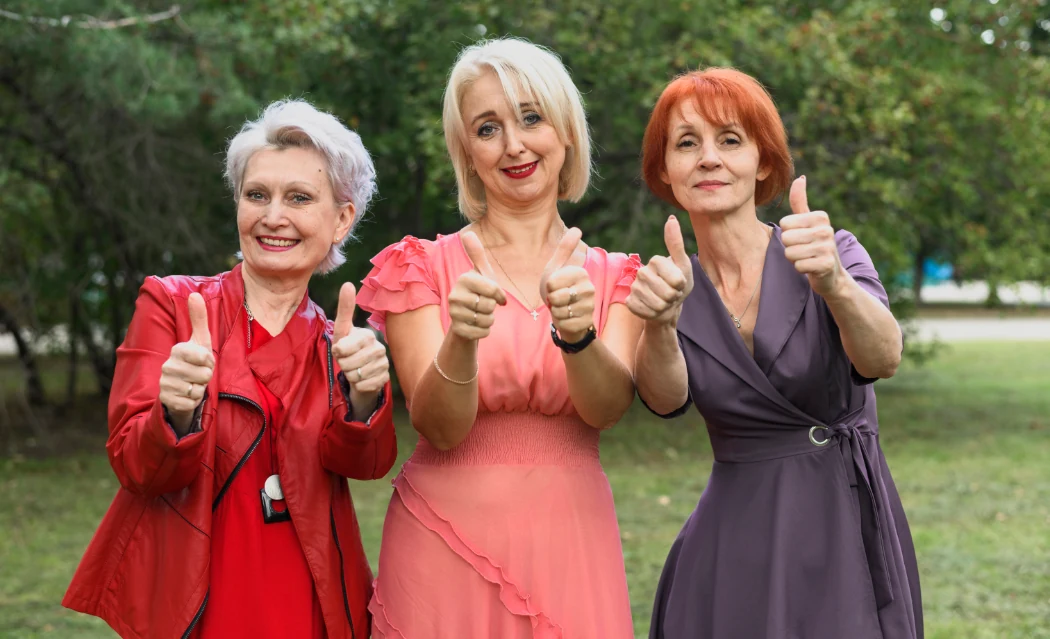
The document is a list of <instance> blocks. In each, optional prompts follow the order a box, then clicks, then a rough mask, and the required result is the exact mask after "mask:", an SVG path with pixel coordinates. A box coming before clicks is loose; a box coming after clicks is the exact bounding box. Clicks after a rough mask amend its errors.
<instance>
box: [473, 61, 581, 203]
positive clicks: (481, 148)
mask: <svg viewBox="0 0 1050 639" xmlns="http://www.w3.org/2000/svg"><path fill="white" fill-rule="evenodd" d="M519 95H520V96H521V100H522V102H521V104H520V105H519V107H520V110H521V119H520V120H519V119H518V115H517V113H515V111H514V108H513V106H512V105H511V103H510V102H509V101H508V99H507V96H506V94H505V93H504V91H503V85H502V84H501V83H500V81H499V78H498V77H497V76H496V74H495V73H494V72H488V73H484V74H482V75H481V77H479V78H478V79H477V80H475V81H474V82H472V83H471V84H470V85H469V86H468V87H467V89H466V91H465V92H464V95H463V99H462V102H461V111H462V113H461V115H462V117H463V123H464V125H465V127H466V131H467V143H466V150H467V154H468V156H469V157H470V162H471V164H472V165H473V167H474V170H475V171H476V172H477V175H478V178H479V179H480V180H481V182H482V184H484V185H485V199H486V201H487V202H489V203H490V204H492V203H499V204H501V205H502V206H504V207H505V208H509V209H512V210H513V209H516V208H524V207H527V206H530V205H532V204H534V203H536V202H537V201H539V200H543V199H550V200H551V201H552V202H553V201H556V200H557V197H558V178H559V175H560V174H561V170H562V167H563V166H564V164H565V143H564V142H562V140H561V139H560V138H559V136H558V132H557V131H556V130H555V129H554V127H553V126H552V125H551V124H550V123H549V122H548V121H547V119H546V118H545V116H544V114H543V113H541V112H540V107H539V104H538V103H537V102H536V100H535V99H533V98H532V97H530V96H529V95H528V94H527V93H525V92H523V91H522V92H519Z"/></svg>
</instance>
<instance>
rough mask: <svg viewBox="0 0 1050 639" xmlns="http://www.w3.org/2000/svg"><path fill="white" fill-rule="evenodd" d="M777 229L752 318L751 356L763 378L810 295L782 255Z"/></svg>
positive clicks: (803, 280)
mask: <svg viewBox="0 0 1050 639" xmlns="http://www.w3.org/2000/svg"><path fill="white" fill-rule="evenodd" d="M780 236H781V230H780V227H778V226H775V225H774V226H773V236H772V238H771V239H770V240H769V249H768V250H767V251H766V262H765V266H764V267H763V269H762V297H761V300H760V304H759V307H758V318H757V319H756V321H755V334H754V343H755V357H754V360H755V362H756V363H757V365H758V367H759V369H760V370H761V371H762V376H763V377H767V376H768V375H769V373H770V371H772V370H773V364H775V363H776V361H777V358H778V357H780V354H781V353H782V352H783V351H784V346H785V345H786V344H787V341H788V338H790V337H791V334H792V332H794V330H795V327H797V326H798V323H799V320H801V319H802V312H803V311H804V310H805V308H806V304H807V303H808V302H809V300H810V299H811V298H812V297H813V291H812V289H811V288H810V286H809V280H808V279H807V278H806V276H805V275H803V274H801V273H799V272H798V271H796V270H795V266H794V264H792V263H791V262H790V261H788V259H787V256H786V255H784V243H783V241H782V240H781V238H780Z"/></svg>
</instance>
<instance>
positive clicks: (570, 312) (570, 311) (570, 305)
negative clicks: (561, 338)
mask: <svg viewBox="0 0 1050 639" xmlns="http://www.w3.org/2000/svg"><path fill="white" fill-rule="evenodd" d="M569 319H572V304H569Z"/></svg>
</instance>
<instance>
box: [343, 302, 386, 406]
mask: <svg viewBox="0 0 1050 639" xmlns="http://www.w3.org/2000/svg"><path fill="white" fill-rule="evenodd" d="M356 302H357V290H356V289H355V288H354V285H353V284H351V283H350V282H347V283H345V284H343V287H342V288H341V289H340V290H339V310H338V311H337V312H336V315H335V327H334V329H333V334H332V357H333V358H334V359H335V361H336V364H337V365H338V366H339V370H340V371H342V372H343V375H344V376H345V377H346V381H347V382H348V383H349V384H350V406H351V408H353V411H354V418H355V419H358V420H360V421H364V420H365V419H367V417H368V416H369V415H371V414H372V411H373V409H374V407H375V405H376V401H377V400H378V397H379V393H381V392H383V387H384V386H385V385H386V383H387V382H388V381H390V361H389V360H388V359H387V356H386V347H385V346H383V345H382V344H381V343H380V342H379V340H377V339H376V336H375V333H373V332H372V331H371V330H369V329H367V328H360V327H357V326H354V324H353V321H354V308H355V306H356V305H357V304H356Z"/></svg>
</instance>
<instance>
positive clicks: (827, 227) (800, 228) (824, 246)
mask: <svg viewBox="0 0 1050 639" xmlns="http://www.w3.org/2000/svg"><path fill="white" fill-rule="evenodd" d="M788 200H789V202H790V203H791V215H788V216H785V217H784V218H783V219H782V220H780V228H781V230H782V231H783V233H782V234H781V241H782V242H783V243H784V256H785V257H787V259H788V261H790V262H791V263H792V264H794V265H795V270H796V271H798V272H799V273H803V274H805V275H806V277H808V278H809V285H810V287H812V289H813V292H815V293H816V294H817V295H820V296H821V297H828V296H830V295H834V293H835V292H836V291H837V290H838V289H839V287H840V286H841V285H842V283H843V282H844V281H846V280H847V279H848V278H849V275H848V274H847V273H846V271H845V269H843V268H842V260H841V259H840V258H839V249H838V246H837V245H836V244H835V229H833V228H832V227H831V222H830V221H829V220H828V214H827V213H825V212H824V211H810V210H809V199H808V197H807V196H806V176H802V177H800V178H798V179H797V180H795V181H794V182H793V183H792V184H791V193H790V195H789V196H788Z"/></svg>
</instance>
